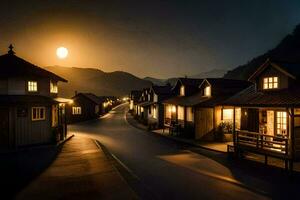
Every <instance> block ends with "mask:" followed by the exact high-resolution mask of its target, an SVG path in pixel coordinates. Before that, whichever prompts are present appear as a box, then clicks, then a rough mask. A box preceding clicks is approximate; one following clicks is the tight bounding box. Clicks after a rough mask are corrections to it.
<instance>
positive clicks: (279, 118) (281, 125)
mask: <svg viewBox="0 0 300 200" xmlns="http://www.w3.org/2000/svg"><path fill="white" fill-rule="evenodd" d="M276 124H277V125H276V126H277V127H276V128H277V135H287V114H286V112H277V114H276Z"/></svg>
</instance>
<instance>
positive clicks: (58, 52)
mask: <svg viewBox="0 0 300 200" xmlns="http://www.w3.org/2000/svg"><path fill="white" fill-rule="evenodd" d="M68 54H69V51H68V49H67V48H65V47H59V48H57V50H56V55H57V57H58V58H60V59H64V58H66V57H67V56H68Z"/></svg>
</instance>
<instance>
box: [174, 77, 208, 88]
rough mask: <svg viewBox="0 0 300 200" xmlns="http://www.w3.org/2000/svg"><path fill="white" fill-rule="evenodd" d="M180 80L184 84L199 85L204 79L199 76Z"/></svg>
mask: <svg viewBox="0 0 300 200" xmlns="http://www.w3.org/2000/svg"><path fill="white" fill-rule="evenodd" d="M178 81H180V82H181V83H182V85H185V86H196V87H198V86H199V85H200V84H201V83H202V81H203V79H198V78H179V79H178Z"/></svg>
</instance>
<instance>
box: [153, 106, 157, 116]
mask: <svg viewBox="0 0 300 200" xmlns="http://www.w3.org/2000/svg"><path fill="white" fill-rule="evenodd" d="M153 118H154V119H157V112H156V106H154V107H153Z"/></svg>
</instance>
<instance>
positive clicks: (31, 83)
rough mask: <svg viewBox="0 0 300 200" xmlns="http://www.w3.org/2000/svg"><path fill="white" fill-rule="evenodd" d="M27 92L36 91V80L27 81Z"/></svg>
mask: <svg viewBox="0 0 300 200" xmlns="http://www.w3.org/2000/svg"><path fill="white" fill-rule="evenodd" d="M27 86H28V92H37V82H36V81H28V83H27Z"/></svg>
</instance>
